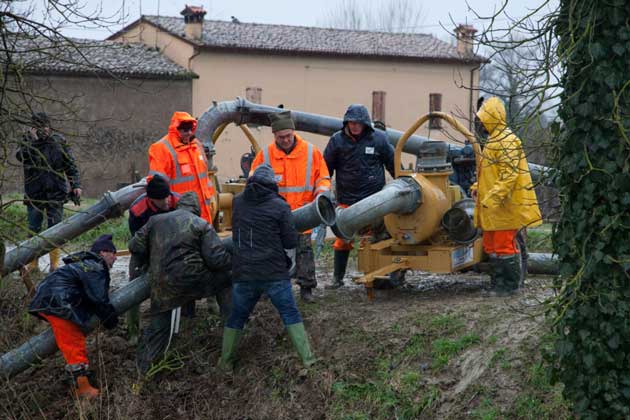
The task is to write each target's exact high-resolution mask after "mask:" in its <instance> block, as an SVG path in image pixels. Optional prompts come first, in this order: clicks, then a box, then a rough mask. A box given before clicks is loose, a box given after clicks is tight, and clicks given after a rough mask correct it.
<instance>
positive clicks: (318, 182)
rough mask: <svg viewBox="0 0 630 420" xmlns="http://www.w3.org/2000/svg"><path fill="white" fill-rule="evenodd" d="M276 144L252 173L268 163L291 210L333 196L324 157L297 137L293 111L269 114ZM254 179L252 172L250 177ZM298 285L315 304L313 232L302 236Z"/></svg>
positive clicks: (303, 296)
mask: <svg viewBox="0 0 630 420" xmlns="http://www.w3.org/2000/svg"><path fill="white" fill-rule="evenodd" d="M269 119H270V120H271V131H272V132H273V135H274V140H275V141H274V142H273V143H271V144H270V145H269V146H268V147H265V148H264V149H262V150H261V151H260V152H258V155H256V159H254V163H253V164H252V171H254V170H255V169H256V167H258V166H259V165H261V164H263V163H266V164H268V165H270V166H271V167H272V168H273V171H274V173H275V177H276V181H277V183H278V190H279V193H280V195H281V196H282V197H283V198H284V199H285V200H286V201H287V203H289V206H290V207H291V210H295V209H297V208H300V207H302V206H304V205H306V204H309V203H311V202H312V201H313V200H315V198H316V197H317V195H318V194H322V193H329V192H330V176H329V175H328V168H327V167H326V162H325V161H324V157H323V156H322V153H321V152H320V151H319V150H318V149H317V147H315V146H314V145H312V144H311V143H308V142H307V141H305V140H304V139H302V138H301V137H300V136H299V135H297V134H296V133H295V124H294V123H293V119H292V118H291V111H285V112H278V113H272V114H269ZM250 174H251V175H253V172H251V173H250ZM296 265H297V283H298V284H299V285H300V297H301V299H302V300H303V301H304V302H313V301H314V298H313V292H312V289H313V288H315V287H317V280H316V278H315V257H314V255H313V247H312V245H311V235H310V230H309V231H308V232H302V233H300V235H299V237H298V246H297V249H296Z"/></svg>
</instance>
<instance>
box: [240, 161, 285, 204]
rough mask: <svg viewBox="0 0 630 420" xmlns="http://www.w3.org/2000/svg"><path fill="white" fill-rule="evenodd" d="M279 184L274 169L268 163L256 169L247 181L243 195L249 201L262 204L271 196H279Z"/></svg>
mask: <svg viewBox="0 0 630 420" xmlns="http://www.w3.org/2000/svg"><path fill="white" fill-rule="evenodd" d="M277 194H278V184H277V183H276V174H275V173H274V172H273V168H272V167H271V166H269V165H268V164H266V163H263V164H262V165H260V166H257V167H256V170H255V171H254V173H253V174H252V176H250V177H249V178H248V179H247V186H246V187H245V191H244V193H243V195H244V197H245V199H246V200H248V201H254V202H262V201H265V200H268V199H269V197H271V196H277Z"/></svg>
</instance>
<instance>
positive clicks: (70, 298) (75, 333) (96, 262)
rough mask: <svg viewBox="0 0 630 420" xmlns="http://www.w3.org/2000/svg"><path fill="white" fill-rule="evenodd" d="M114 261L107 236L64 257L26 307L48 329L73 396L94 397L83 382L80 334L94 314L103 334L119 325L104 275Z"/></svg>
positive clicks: (83, 352)
mask: <svg viewBox="0 0 630 420" xmlns="http://www.w3.org/2000/svg"><path fill="white" fill-rule="evenodd" d="M115 261H116V247H115V246H114V243H113V242H112V235H102V236H100V237H99V238H98V239H97V240H96V241H95V242H94V244H93V245H92V248H90V251H89V252H85V251H84V252H79V253H76V254H73V255H69V256H68V257H66V258H64V259H63V262H64V263H65V264H66V265H65V266H63V267H61V268H59V269H57V270H55V271H53V272H52V273H50V274H49V275H48V276H46V278H44V280H42V282H41V283H40V284H39V285H38V286H37V291H36V293H35V297H34V298H33V301H32V302H31V304H30V305H29V307H28V311H29V313H31V314H32V315H35V316H37V317H39V318H41V319H44V320H46V321H48V323H49V324H50V327H51V328H52V331H53V334H54V335H55V341H56V342H57V347H59V350H60V351H61V353H62V354H63V357H64V359H65V360H66V371H67V372H68V373H69V374H71V375H72V378H73V383H74V392H75V394H76V395H77V396H78V397H82V398H95V397H97V396H98V395H99V390H98V389H97V388H94V387H93V386H92V385H91V384H90V382H89V380H88V367H89V361H88V357H87V348H86V345H85V334H86V331H87V330H88V328H89V325H88V324H89V321H90V319H91V318H92V316H94V315H96V316H97V317H98V318H99V319H100V320H101V322H102V324H103V326H104V327H105V328H107V329H113V328H116V325H118V316H117V315H116V310H115V309H114V307H113V306H112V304H111V303H110V302H109V282H110V278H109V270H110V269H111V268H112V266H113V265H114V262H115Z"/></svg>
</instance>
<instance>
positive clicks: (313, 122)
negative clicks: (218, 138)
mask: <svg viewBox="0 0 630 420" xmlns="http://www.w3.org/2000/svg"><path fill="white" fill-rule="evenodd" d="M282 111H286V109H283V108H276V107H272V106H267V105H261V104H255V103H253V102H250V101H248V100H246V99H243V98H236V100H234V101H223V102H213V103H212V106H211V107H210V108H208V110H207V111H206V112H204V113H203V115H202V116H201V117H200V118H199V122H198V125H197V131H196V133H195V135H196V136H197V138H199V139H200V140H201V141H202V142H203V144H204V147H205V148H206V151H207V152H208V153H209V156H208V159H210V160H212V156H214V143H213V142H212V135H213V134H214V132H215V130H216V129H217V128H219V127H220V126H221V125H222V124H224V123H230V122H232V123H234V124H236V125H241V124H258V125H263V126H270V125H271V122H270V121H269V116H268V115H269V114H271V113H274V112H282ZM291 116H292V117H293V120H294V122H295V128H296V130H299V131H306V132H308V133H314V134H320V135H322V136H331V135H333V134H334V133H336V132H337V131H339V130H341V129H342V128H343V120H342V119H340V118H333V117H329V116H326V115H320V114H311V113H308V112H302V111H295V110H291ZM386 134H387V140H388V141H389V143H390V144H391V145H392V146H394V147H396V144H397V143H398V139H400V137H402V135H403V132H402V131H398V130H394V129H391V128H388V129H387V131H386ZM426 141H429V139H428V138H426V137H424V136H419V135H412V136H411V137H409V140H407V143H405V146H404V147H403V152H405V153H410V154H412V155H414V156H417V155H418V151H419V150H420V146H421V145H422V143H424V142H426ZM452 149H454V150H458V149H461V147H459V146H454V147H453V148H452ZM210 166H212V164H211V162H210ZM529 170H530V172H531V175H532V178H533V179H534V180H538V179H540V177H541V176H542V175H544V174H548V173H550V171H552V169H551V168H548V167H545V166H542V165H536V164H533V163H530V164H529Z"/></svg>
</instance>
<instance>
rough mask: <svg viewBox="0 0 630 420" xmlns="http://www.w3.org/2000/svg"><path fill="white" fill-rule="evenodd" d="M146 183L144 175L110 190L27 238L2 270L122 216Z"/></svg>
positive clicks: (16, 266)
mask: <svg viewBox="0 0 630 420" xmlns="http://www.w3.org/2000/svg"><path fill="white" fill-rule="evenodd" d="M145 187H146V180H145V179H142V180H141V181H140V182H137V183H135V184H132V185H128V186H126V187H124V188H121V189H120V190H118V191H114V192H107V193H105V194H104V195H103V198H101V200H100V201H98V202H97V203H96V204H94V205H93V206H91V207H89V208H88V209H86V210H81V211H80V212H78V213H76V214H74V215H72V216H70V217H69V218H67V219H66V220H64V221H62V222H61V223H58V224H56V225H55V226H53V227H51V228H50V229H46V230H45V231H43V232H42V233H40V234H39V235H37V236H34V237H32V238H30V239H27V240H25V241H23V242H22V243H20V244H19V245H18V246H16V247H15V248H13V249H12V250H11V251H8V252H7V253H6V255H5V257H4V265H3V266H2V268H1V269H0V274H1V275H2V276H6V275H7V274H9V273H11V272H13V271H15V270H17V269H19V268H20V267H22V266H24V265H26V264H28V263H29V262H30V261H32V260H34V259H35V258H37V257H40V256H42V255H44V254H47V253H48V252H49V251H50V250H51V249H53V248H58V247H60V246H62V245H63V244H64V243H66V242H68V241H70V240H72V239H74V238H76V237H77V236H79V235H81V234H82V233H83V232H87V231H88V230H90V229H92V228H94V227H96V226H98V225H100V224H101V223H103V222H104V221H106V220H107V219H111V218H113V217H118V216H121V215H122V214H123V212H124V211H125V210H127V209H128V208H129V206H131V203H133V201H134V200H135V199H136V198H138V197H139V196H140V195H141V194H142V193H144V191H145Z"/></svg>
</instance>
